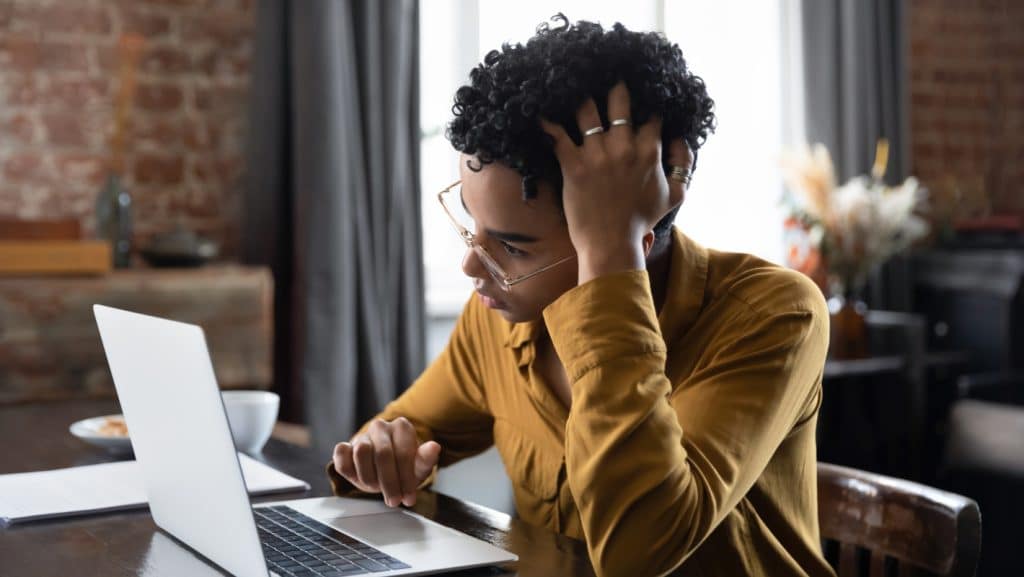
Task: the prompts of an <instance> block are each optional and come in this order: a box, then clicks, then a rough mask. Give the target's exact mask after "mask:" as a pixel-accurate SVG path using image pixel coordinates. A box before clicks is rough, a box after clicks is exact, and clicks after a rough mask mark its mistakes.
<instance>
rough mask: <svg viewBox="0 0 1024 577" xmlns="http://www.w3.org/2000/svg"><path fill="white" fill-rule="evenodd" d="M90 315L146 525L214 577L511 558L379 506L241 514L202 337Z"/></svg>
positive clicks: (324, 503)
mask: <svg viewBox="0 0 1024 577" xmlns="http://www.w3.org/2000/svg"><path fill="white" fill-rule="evenodd" d="M93 312H94V313H95V315H96V324H97V325H98V326H99V330H100V337H101V339H102V340H103V348H104V349H105V350H106V354H107V362H108V363H109V364H110V372H111V374H112V375H113V377H114V386H115V387H116V389H117V396H118V399H119V400H120V403H121V409H122V410H123V411H124V416H125V421H126V423H127V425H128V429H129V431H130V432H131V442H132V448H133V449H134V451H135V458H136V460H137V461H138V462H139V465H140V468H141V470H142V474H143V480H144V484H145V488H146V495H147V497H148V499H149V508H150V511H151V512H152V514H153V520H154V521H155V522H156V524H157V526H159V527H160V528H161V529H163V530H165V531H167V532H168V533H170V534H171V535H173V536H174V537H176V538H177V539H178V540H179V541H181V542H183V543H184V544H186V545H188V546H189V547H191V548H192V549H194V550H195V551H196V552H198V553H200V554H201V555H203V556H205V557H206V558H207V559H209V560H210V561H212V562H213V563H215V564H216V565H218V566H219V567H220V568H222V569H224V570H227V571H228V572H230V573H232V574H234V575H239V576H250V575H259V576H261V577H266V576H267V575H280V576H282V577H286V576H292V575H294V576H314V575H321V576H331V577H336V576H347V575H360V574H372V575H375V576H378V575H379V576H385V575H416V574H422V573H438V572H443V571H448V570H453V569H464V568H470V567H479V566H484V565H494V564H500V563H507V562H510V561H515V560H516V559H517V557H516V556H515V555H513V554H511V553H508V552H507V551H504V550H502V549H499V548H497V547H494V546H492V545H490V544H488V543H485V542H483V541H480V540H478V539H475V538H473V537H470V536H468V535H465V534H463V533H460V532H458V531H456V530H454V529H450V528H448V527H445V526H443V525H439V524H437V523H434V522H433V521H430V520H428V519H425V518H423V517H421V516H419V515H416V514H415V513H412V512H410V511H407V510H404V509H391V508H388V507H387V506H385V505H384V504H383V503H381V502H379V501H371V500H362V499H346V498H340V497H326V498H315V499H298V500H290V501H279V502H273V503H265V504H260V505H256V506H253V505H250V503H249V496H248V493H247V492H246V489H245V482H244V481H243V479H242V471H241V467H240V465H239V464H238V455H237V454H236V453H235V446H234V443H233V441H232V438H231V430H230V429H229V427H228V420H227V416H226V415H225V413H224V405H223V402H222V400H221V397H220V391H219V388H218V387H217V381H216V378H215V377H214V372H213V365H212V363H211V362H210V355H209V351H208V350H207V347H206V339H205V338H204V336H203V331H202V329H201V328H200V327H198V326H195V325H190V324H185V323H180V322H175V321H170V320H165V319H161V318H157V317H151V316H146V315H140V314H136V313H131V312H128V311H122V310H118V309H114V308H110V307H105V306H101V305H95V306H94V307H93ZM325 461H326V459H325Z"/></svg>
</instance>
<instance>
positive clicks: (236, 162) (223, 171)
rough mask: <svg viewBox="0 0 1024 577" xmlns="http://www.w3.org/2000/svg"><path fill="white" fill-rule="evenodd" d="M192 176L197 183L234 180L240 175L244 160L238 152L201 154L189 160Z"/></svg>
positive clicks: (220, 182) (219, 182)
mask: <svg viewBox="0 0 1024 577" xmlns="http://www.w3.org/2000/svg"><path fill="white" fill-rule="evenodd" d="M190 165H191V172H192V177H193V179H194V180H195V181H196V183H198V184H207V185H208V184H224V183H232V182H236V181H237V180H238V179H239V178H240V177H241V175H242V167H243V166H244V161H243V160H242V158H241V156H240V155H238V154H230V155H222V156H202V157H197V158H193V159H192V161H191V162H190Z"/></svg>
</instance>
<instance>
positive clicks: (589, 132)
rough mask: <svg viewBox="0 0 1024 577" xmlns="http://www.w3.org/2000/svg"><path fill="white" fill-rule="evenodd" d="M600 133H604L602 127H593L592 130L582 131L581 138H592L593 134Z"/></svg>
mask: <svg viewBox="0 0 1024 577" xmlns="http://www.w3.org/2000/svg"><path fill="white" fill-rule="evenodd" d="M602 132H604V127H603V126H595V127H593V128H589V129H587V130H584V131H583V136H593V135H595V134H601V133H602Z"/></svg>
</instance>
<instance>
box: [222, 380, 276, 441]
mask: <svg viewBox="0 0 1024 577" xmlns="http://www.w3.org/2000/svg"><path fill="white" fill-rule="evenodd" d="M221 397H222V398H223V399H224V409H225V411H227V414H228V424H229V425H230V426H231V436H232V437H233V438H234V440H235V447H236V448H237V449H238V450H239V451H242V452H243V453H248V454H250V455H255V454H257V453H259V452H260V451H262V450H263V446H264V445H266V444H267V440H268V439H270V434H271V433H272V432H273V431H274V423H276V422H277V411H278V408H279V407H280V405H281V399H280V397H278V396H277V394H276V393H271V392H270V391H223V392H221Z"/></svg>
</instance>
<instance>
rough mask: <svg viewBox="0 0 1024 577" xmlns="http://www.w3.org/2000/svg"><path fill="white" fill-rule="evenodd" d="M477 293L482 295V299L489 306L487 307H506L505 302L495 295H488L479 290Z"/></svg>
mask: <svg viewBox="0 0 1024 577" xmlns="http://www.w3.org/2000/svg"><path fill="white" fill-rule="evenodd" d="M476 294H478V295H480V300H481V301H483V303H484V306H485V307H487V308H490V309H504V308H505V303H504V302H502V301H499V300H498V299H496V298H494V297H490V296H487V295H485V294H484V293H482V292H480V291H477V293H476Z"/></svg>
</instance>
